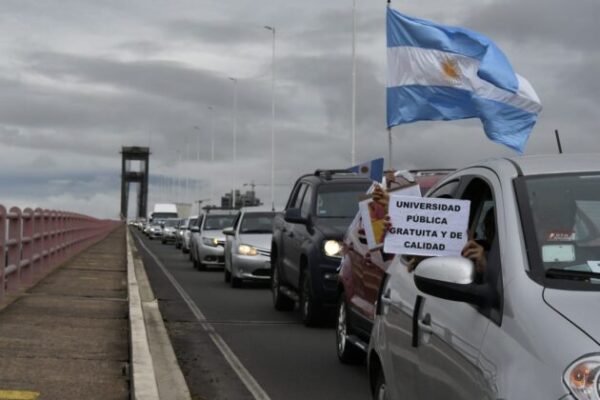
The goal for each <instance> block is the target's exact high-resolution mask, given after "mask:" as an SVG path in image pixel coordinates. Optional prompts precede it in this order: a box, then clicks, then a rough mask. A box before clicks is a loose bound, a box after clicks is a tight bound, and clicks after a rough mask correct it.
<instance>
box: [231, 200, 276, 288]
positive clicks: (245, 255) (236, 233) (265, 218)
mask: <svg viewBox="0 0 600 400" xmlns="http://www.w3.org/2000/svg"><path fill="white" fill-rule="evenodd" d="M275 214H276V213H275V212H274V211H271V210H270V209H269V208H262V207H248V208H243V209H242V210H241V211H240V214H239V215H238V216H237V218H236V219H235V221H234V223H233V226H232V227H231V228H227V229H225V230H223V233H224V234H225V236H226V240H227V241H226V243H225V268H224V270H225V282H230V283H231V287H241V286H242V284H243V282H244V281H246V280H248V281H264V282H268V281H269V279H270V277H271V238H272V236H273V217H275Z"/></svg>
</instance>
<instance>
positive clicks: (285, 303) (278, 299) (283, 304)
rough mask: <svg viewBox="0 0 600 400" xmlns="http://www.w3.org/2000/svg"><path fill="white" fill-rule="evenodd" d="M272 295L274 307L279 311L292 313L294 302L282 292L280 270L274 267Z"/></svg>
mask: <svg viewBox="0 0 600 400" xmlns="http://www.w3.org/2000/svg"><path fill="white" fill-rule="evenodd" d="M271 295H272V297H273V306H274V307H275V309H276V310H278V311H292V310H293V309H294V300H292V299H290V298H289V297H287V296H286V295H285V294H283V293H282V291H281V282H280V281H279V268H277V266H276V265H274V266H273V275H271Z"/></svg>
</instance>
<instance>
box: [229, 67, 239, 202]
mask: <svg viewBox="0 0 600 400" xmlns="http://www.w3.org/2000/svg"><path fill="white" fill-rule="evenodd" d="M229 80H230V81H232V82H233V179H232V180H231V181H232V183H233V193H232V197H231V199H232V200H231V201H232V203H233V204H232V206H233V207H232V208H235V204H236V198H235V197H236V196H235V180H236V179H235V178H236V176H235V174H236V173H237V168H236V162H237V82H238V80H237V79H236V78H232V77H229Z"/></svg>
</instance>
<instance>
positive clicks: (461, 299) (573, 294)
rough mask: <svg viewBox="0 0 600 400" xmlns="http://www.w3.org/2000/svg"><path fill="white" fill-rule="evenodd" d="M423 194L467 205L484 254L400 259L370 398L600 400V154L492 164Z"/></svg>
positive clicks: (385, 298) (378, 335) (376, 331)
mask: <svg viewBox="0 0 600 400" xmlns="http://www.w3.org/2000/svg"><path fill="white" fill-rule="evenodd" d="M427 196H428V197H434V198H436V197H437V198H454V199H463V200H470V201H471V212H470V218H469V236H470V237H472V238H473V239H472V240H474V241H475V243H476V245H477V247H480V248H481V252H479V251H477V254H476V255H473V258H474V261H472V260H471V259H467V258H463V257H460V256H453V257H431V258H426V259H424V260H422V261H420V262H419V260H418V259H417V260H414V259H413V260H409V259H408V258H406V257H405V256H400V255H396V256H395V258H394V261H393V262H392V264H391V266H390V268H389V269H388V277H387V278H386V280H385V281H384V282H385V283H384V284H383V285H382V289H381V290H380V293H379V300H378V306H377V307H376V314H377V315H376V317H375V323H374V326H373V331H372V334H371V340H370V344H369V353H368V365H369V377H370V380H371V388H372V389H373V397H374V398H376V399H388V400H392V399H412V400H419V399H423V400H429V399H445V400H446V399H447V400H471V399H556V400H558V399H561V400H584V399H585V400H598V399H600V319H599V318H598V306H599V305H600V155H598V154H596V155H575V154H573V155H567V154H559V155H545V156H532V157H514V158H510V159H509V158H507V159H496V160H487V161H484V162H481V163H478V164H475V165H472V166H470V167H468V168H465V169H462V170H460V171H457V172H455V173H453V174H450V175H448V176H447V177H446V178H445V179H444V180H442V181H441V182H440V183H438V184H437V185H436V186H435V187H434V188H432V189H431V190H430V191H429V193H428V194H427ZM475 243H472V245H474V244H475ZM471 248H473V247H471ZM474 262H475V263H476V265H474ZM409 264H410V265H414V264H416V269H415V270H414V271H413V272H410V269H409V268H408V265H409Z"/></svg>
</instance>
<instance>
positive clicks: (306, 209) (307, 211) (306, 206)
mask: <svg viewBox="0 0 600 400" xmlns="http://www.w3.org/2000/svg"><path fill="white" fill-rule="evenodd" d="M312 191H313V190H312V187H311V186H307V188H306V191H305V193H304V199H303V200H302V206H301V208H300V215H301V216H302V217H303V218H308V217H309V216H310V215H311V211H312Z"/></svg>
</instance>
